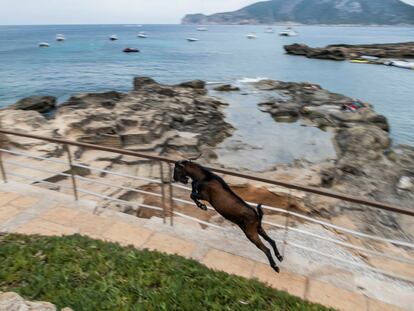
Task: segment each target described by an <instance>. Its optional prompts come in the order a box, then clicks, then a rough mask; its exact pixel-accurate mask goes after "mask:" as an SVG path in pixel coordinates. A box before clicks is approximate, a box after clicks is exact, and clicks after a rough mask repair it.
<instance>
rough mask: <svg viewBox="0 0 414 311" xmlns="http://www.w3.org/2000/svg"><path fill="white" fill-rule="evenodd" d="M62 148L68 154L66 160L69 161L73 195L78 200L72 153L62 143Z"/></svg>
mask: <svg viewBox="0 0 414 311" xmlns="http://www.w3.org/2000/svg"><path fill="white" fill-rule="evenodd" d="M63 149H65V151H66V154H67V156H68V161H69V166H70V176H71V178H72V187H73V194H74V196H75V200H76V201H78V200H79V197H78V189H77V187H76V179H75V169H74V166H73V162H72V155H71V154H70V149H69V146H68V145H66V144H64V145H63Z"/></svg>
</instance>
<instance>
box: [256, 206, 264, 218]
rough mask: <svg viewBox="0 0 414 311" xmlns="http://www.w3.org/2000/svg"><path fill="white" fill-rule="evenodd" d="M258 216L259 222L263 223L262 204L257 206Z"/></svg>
mask: <svg viewBox="0 0 414 311" xmlns="http://www.w3.org/2000/svg"><path fill="white" fill-rule="evenodd" d="M257 215H258V216H259V221H260V222H262V219H263V208H262V204H261V203H260V204H259V205H257Z"/></svg>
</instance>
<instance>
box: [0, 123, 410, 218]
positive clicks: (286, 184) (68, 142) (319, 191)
mask: <svg viewBox="0 0 414 311" xmlns="http://www.w3.org/2000/svg"><path fill="white" fill-rule="evenodd" d="M0 133H2V134H6V135H13V136H20V137H25V138H32V139H37V140H42V141H48V142H51V143H60V144H66V145H71V146H77V147H84V148H89V149H94V150H100V151H106V152H113V153H117V154H123V155H129V156H135V157H139V158H144V159H148V160H154V161H162V162H165V163H175V162H176V161H177V160H178V159H173V158H168V157H163V156H158V155H152V154H148V153H142V152H137V151H132V150H125V149H120V148H113V147H107V146H99V145H94V144H90V143H82V142H75V141H71V140H66V139H59V138H50V137H45V136H39V135H34V134H27V133H19V132H14V131H9V130H4V129H0ZM206 168H207V169H210V170H212V171H214V172H216V173H221V174H225V175H229V176H234V177H241V178H244V179H248V180H254V181H258V182H263V183H267V184H271V185H276V186H281V187H284V188H288V189H293V190H299V191H304V192H308V193H313V194H317V195H322V196H326V197H330V198H334V199H339V200H343V201H346V202H350V203H357V204H362V205H366V206H370V207H373V208H377V209H381V210H386V211H391V212H396V213H399V214H404V215H409V216H414V208H412V209H410V208H406V207H400V206H395V205H392V204H389V203H383V202H377V201H373V200H367V199H364V198H361V197H357V196H352V195H346V194H341V193H338V192H334V191H331V190H326V189H320V188H315V187H310V186H303V185H299V184H295V183H289V182H284V181H277V180H272V179H268V178H264V177H260V176H255V175H251V174H249V175H248V174H243V173H239V172H233V171H230V170H227V169H222V168H217V167H211V166H206Z"/></svg>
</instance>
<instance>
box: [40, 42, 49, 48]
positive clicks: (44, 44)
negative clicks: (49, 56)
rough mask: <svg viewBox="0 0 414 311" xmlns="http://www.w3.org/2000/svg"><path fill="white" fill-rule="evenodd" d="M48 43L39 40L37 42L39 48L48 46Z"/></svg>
mask: <svg viewBox="0 0 414 311" xmlns="http://www.w3.org/2000/svg"><path fill="white" fill-rule="evenodd" d="M49 46H50V45H49V43H47V42H40V43H39V47H40V48H48V47H49Z"/></svg>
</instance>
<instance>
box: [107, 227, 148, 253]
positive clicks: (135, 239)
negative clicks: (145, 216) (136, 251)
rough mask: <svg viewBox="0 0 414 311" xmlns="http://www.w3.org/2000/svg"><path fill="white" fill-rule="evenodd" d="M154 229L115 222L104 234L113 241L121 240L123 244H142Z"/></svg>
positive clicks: (137, 245) (138, 245)
mask: <svg viewBox="0 0 414 311" xmlns="http://www.w3.org/2000/svg"><path fill="white" fill-rule="evenodd" d="M152 233H153V231H151V230H148V229H145V228H142V227H139V226H135V225H131V224H128V223H124V222H115V223H114V224H113V225H112V226H111V227H109V228H108V229H107V230H106V231H105V232H103V234H102V236H103V237H104V238H105V239H107V240H109V241H112V242H119V243H120V244H122V245H134V246H135V247H140V246H142V245H143V244H144V243H145V242H146V241H147V240H148V238H149V237H150V235H151V234H152Z"/></svg>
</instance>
